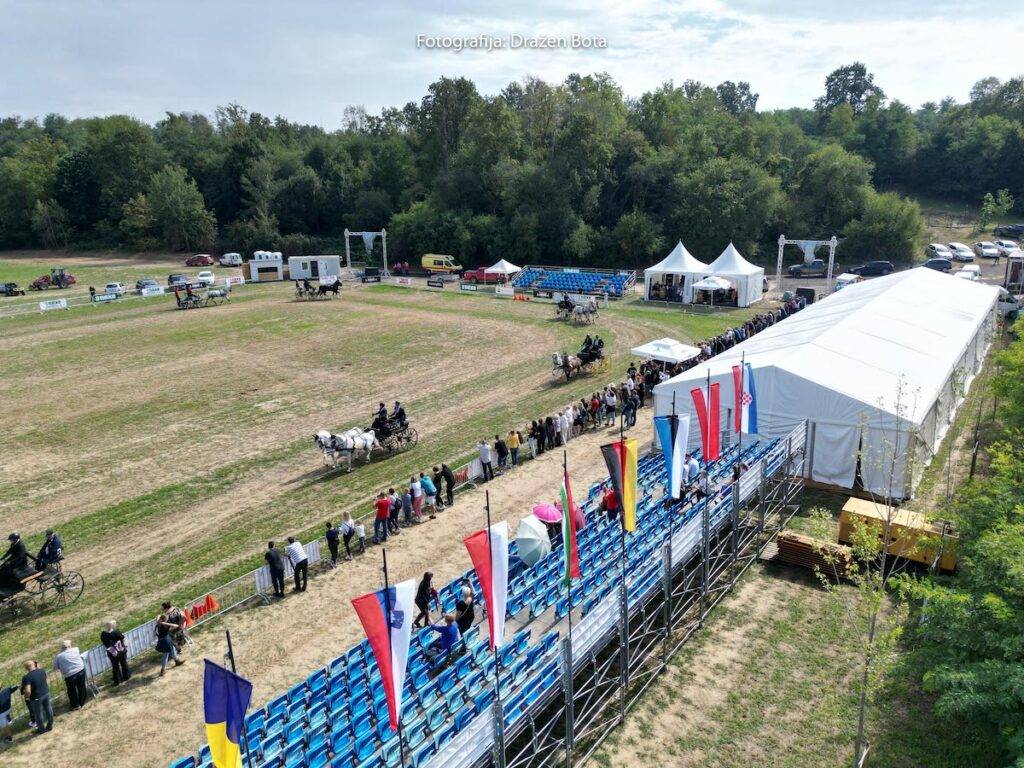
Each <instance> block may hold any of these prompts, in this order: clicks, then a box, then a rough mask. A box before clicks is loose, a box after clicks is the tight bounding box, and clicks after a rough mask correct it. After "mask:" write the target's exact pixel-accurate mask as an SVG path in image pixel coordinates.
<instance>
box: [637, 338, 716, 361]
mask: <svg viewBox="0 0 1024 768" xmlns="http://www.w3.org/2000/svg"><path fill="white" fill-rule="evenodd" d="M630 351H631V352H632V353H633V354H634V355H636V356H637V357H647V358H651V359H652V360H662V361H664V362H666V363H681V362H683V361H684V360H689V359H690V358H691V357H696V356H697V355H699V354H700V350H699V349H697V348H696V347H691V346H690V345H689V344H683V342H681V341H676V340H675V339H669V338H665V339H655V340H654V341H649V342H647V343H646V344H642V345H640V346H639V347H633V349H631V350H630Z"/></svg>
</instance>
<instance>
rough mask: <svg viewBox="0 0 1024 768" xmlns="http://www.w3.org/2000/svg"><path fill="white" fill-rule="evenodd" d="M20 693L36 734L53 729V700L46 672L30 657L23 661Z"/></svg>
mask: <svg viewBox="0 0 1024 768" xmlns="http://www.w3.org/2000/svg"><path fill="white" fill-rule="evenodd" d="M21 695H22V696H24V697H25V704H26V705H28V711H29V713H30V714H31V716H32V722H34V723H35V724H36V731H35V732H36V735H37V736H38V735H40V734H43V733H47V732H49V731H52V730H53V700H52V699H51V698H50V684H49V683H48V682H47V681H46V672H45V671H44V670H42V669H40V667H39V662H37V661H35V660H34V659H30V660H28V661H26V662H25V676H24V677H22V678H21Z"/></svg>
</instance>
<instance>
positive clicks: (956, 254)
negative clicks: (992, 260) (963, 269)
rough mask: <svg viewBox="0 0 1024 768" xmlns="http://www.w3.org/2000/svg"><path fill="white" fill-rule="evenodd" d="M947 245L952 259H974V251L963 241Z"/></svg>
mask: <svg viewBox="0 0 1024 768" xmlns="http://www.w3.org/2000/svg"><path fill="white" fill-rule="evenodd" d="M948 245H949V251H950V253H952V254H953V260H954V261H974V251H972V250H971V249H970V248H968V247H967V246H966V245H964V244H963V243H949V244H948Z"/></svg>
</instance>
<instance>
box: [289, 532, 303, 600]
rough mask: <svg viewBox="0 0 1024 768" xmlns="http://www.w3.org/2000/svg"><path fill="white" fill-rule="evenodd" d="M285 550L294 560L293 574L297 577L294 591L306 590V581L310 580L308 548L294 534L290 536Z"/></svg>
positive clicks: (290, 558)
mask: <svg viewBox="0 0 1024 768" xmlns="http://www.w3.org/2000/svg"><path fill="white" fill-rule="evenodd" d="M285 552H287V553H288V559H289V560H291V561H292V571H293V574H292V575H293V576H294V577H295V589H293V590H292V591H293V592H305V591H306V582H307V581H308V580H309V558H308V557H307V556H306V548H305V547H303V546H302V543H301V542H298V541H296V540H295V537H294V536H289V537H288V546H287V547H286V548H285Z"/></svg>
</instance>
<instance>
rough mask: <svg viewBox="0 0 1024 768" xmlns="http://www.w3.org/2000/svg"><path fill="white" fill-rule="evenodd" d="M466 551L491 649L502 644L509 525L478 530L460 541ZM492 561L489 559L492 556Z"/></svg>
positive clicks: (506, 598) (503, 523) (505, 523)
mask: <svg viewBox="0 0 1024 768" xmlns="http://www.w3.org/2000/svg"><path fill="white" fill-rule="evenodd" d="M462 541H463V543H464V544H465V545H466V549H467V550H469V559H470V560H472V561H473V568H474V569H476V577H477V579H479V580H480V589H481V590H482V591H483V593H484V602H485V603H487V624H488V629H489V630H490V636H491V650H492V651H493V650H494V649H495V648H497V647H499V646H501V644H502V643H504V642H505V606H506V605H507V603H508V523H507V522H505V521H504V520H502V521H501V522H500V523H497V524H495V525H492V526H491V527H490V528H485V529H484V530H482V531H477V532H476V533H474V534H473V535H472V536H467V537H466V538H465V539H463V540H462ZM492 553H493V555H494V559H493V560H492V559H491V555H492Z"/></svg>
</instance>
